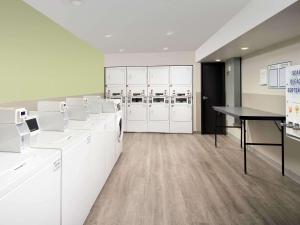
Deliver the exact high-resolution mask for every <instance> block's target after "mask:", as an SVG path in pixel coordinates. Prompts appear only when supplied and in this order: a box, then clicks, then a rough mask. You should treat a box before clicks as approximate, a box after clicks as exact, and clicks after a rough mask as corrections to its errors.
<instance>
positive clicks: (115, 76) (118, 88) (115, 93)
mask: <svg viewBox="0 0 300 225" xmlns="http://www.w3.org/2000/svg"><path fill="white" fill-rule="evenodd" d="M126 74H127V68H126V67H111V68H106V69H105V84H106V85H105V87H106V88H105V89H106V91H105V97H106V98H107V99H119V100H120V101H121V110H122V114H123V115H122V117H123V126H124V127H123V130H124V131H126V130H127V124H126V121H127V116H126V103H127V99H126Z"/></svg>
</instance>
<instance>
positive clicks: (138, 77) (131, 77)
mask: <svg viewBox="0 0 300 225" xmlns="http://www.w3.org/2000/svg"><path fill="white" fill-rule="evenodd" d="M127 85H147V67H127Z"/></svg>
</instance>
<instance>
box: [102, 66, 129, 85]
mask: <svg viewBox="0 0 300 225" xmlns="http://www.w3.org/2000/svg"><path fill="white" fill-rule="evenodd" d="M105 78H106V80H105V81H106V85H126V67H113V68H106V73H105Z"/></svg>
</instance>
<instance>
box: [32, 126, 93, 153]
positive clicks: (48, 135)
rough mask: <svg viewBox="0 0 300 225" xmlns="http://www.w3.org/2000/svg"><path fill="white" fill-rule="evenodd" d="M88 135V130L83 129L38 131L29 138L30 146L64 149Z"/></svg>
mask: <svg viewBox="0 0 300 225" xmlns="http://www.w3.org/2000/svg"><path fill="white" fill-rule="evenodd" d="M89 135H90V133H89V132H88V131H83V130H81V131H80V130H66V131H65V132H56V131H40V132H39V133H36V134H34V135H33V136H32V137H31V138H30V147H31V148H46V149H58V150H66V149H68V148H69V147H71V146H73V145H75V144H77V143H78V142H80V141H81V140H82V139H85V138H87V137H88V136H89Z"/></svg>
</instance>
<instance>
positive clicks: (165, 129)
mask: <svg viewBox="0 0 300 225" xmlns="http://www.w3.org/2000/svg"><path fill="white" fill-rule="evenodd" d="M148 95H149V100H148V101H149V102H148V104H149V105H148V131H149V132H160V133H169V131H170V113H169V110H170V103H169V86H150V87H148Z"/></svg>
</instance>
